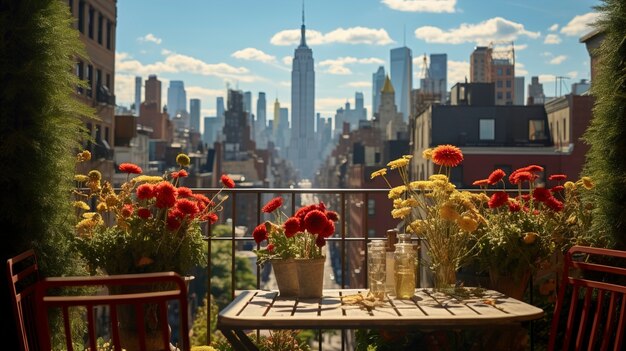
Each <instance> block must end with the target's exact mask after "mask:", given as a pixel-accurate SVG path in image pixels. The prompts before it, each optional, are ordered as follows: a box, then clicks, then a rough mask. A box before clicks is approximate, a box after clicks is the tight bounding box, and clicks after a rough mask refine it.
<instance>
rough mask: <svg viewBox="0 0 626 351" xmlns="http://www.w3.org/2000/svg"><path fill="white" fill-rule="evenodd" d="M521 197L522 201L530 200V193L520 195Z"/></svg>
mask: <svg viewBox="0 0 626 351" xmlns="http://www.w3.org/2000/svg"><path fill="white" fill-rule="evenodd" d="M520 199H521V200H522V201H524V202H528V201H530V195H528V194H524V195H522V196H520Z"/></svg>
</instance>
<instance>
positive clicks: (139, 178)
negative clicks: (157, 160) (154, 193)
mask: <svg viewBox="0 0 626 351" xmlns="http://www.w3.org/2000/svg"><path fill="white" fill-rule="evenodd" d="M162 180H163V177H160V176H149V175H140V176H137V177H135V178H133V179H131V182H135V183H140V182H146V183H158V182H160V181H162Z"/></svg>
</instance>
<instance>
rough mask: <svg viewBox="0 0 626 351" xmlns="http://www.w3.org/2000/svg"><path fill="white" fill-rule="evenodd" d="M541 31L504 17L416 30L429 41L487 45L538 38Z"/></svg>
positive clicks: (417, 35) (416, 34)
mask: <svg viewBox="0 0 626 351" xmlns="http://www.w3.org/2000/svg"><path fill="white" fill-rule="evenodd" d="M540 35H541V33H539V32H531V31H528V30H526V29H525V28H524V25H523V24H520V23H515V22H512V21H509V20H507V19H504V18H502V17H494V18H490V19H488V20H486V21H483V22H480V23H477V24H468V23H462V24H461V25H460V26H459V27H458V28H453V29H450V30H447V31H446V30H443V29H441V28H438V27H433V26H424V27H420V28H417V29H416V30H415V37H416V38H418V39H422V40H424V41H426V42H427V43H441V44H462V43H471V42H475V43H477V44H479V45H486V44H488V43H489V42H491V41H515V40H517V39H518V38H519V37H521V36H526V37H529V38H532V39H535V38H538V37H539V36H540Z"/></svg>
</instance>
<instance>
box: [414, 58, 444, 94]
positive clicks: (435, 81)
mask: <svg viewBox="0 0 626 351" xmlns="http://www.w3.org/2000/svg"><path fill="white" fill-rule="evenodd" d="M420 88H421V89H422V91H423V92H424V93H427V94H433V95H436V96H438V98H437V100H438V101H440V102H441V103H443V104H445V103H446V99H447V95H448V55H447V54H430V64H429V67H428V70H427V76H426V77H424V78H423V79H421V80H420Z"/></svg>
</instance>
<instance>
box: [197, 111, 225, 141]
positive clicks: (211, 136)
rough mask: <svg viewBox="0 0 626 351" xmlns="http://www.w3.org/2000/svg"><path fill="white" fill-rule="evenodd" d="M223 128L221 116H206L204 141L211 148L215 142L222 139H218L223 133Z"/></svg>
mask: <svg viewBox="0 0 626 351" xmlns="http://www.w3.org/2000/svg"><path fill="white" fill-rule="evenodd" d="M223 128H224V127H223V126H222V125H220V120H219V118H217V117H215V116H213V117H204V133H203V134H202V142H203V143H205V144H206V145H207V146H208V147H209V148H211V147H213V143H215V142H217V141H220V140H219V139H218V135H221V134H222V129H223Z"/></svg>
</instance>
